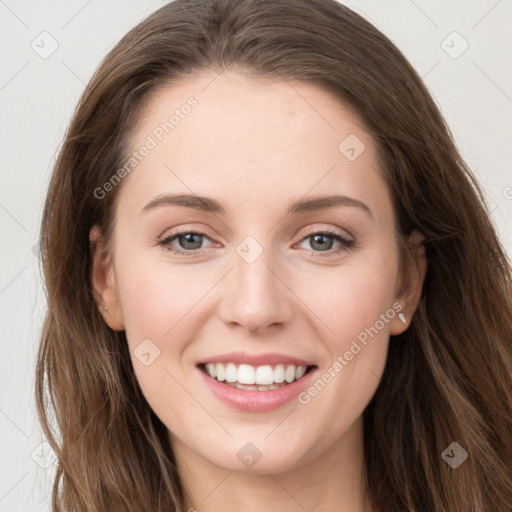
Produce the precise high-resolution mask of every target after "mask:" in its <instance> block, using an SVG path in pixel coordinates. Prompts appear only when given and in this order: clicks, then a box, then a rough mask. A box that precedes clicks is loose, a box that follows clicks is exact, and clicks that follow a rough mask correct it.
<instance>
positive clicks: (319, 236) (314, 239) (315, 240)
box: [311, 235, 332, 250]
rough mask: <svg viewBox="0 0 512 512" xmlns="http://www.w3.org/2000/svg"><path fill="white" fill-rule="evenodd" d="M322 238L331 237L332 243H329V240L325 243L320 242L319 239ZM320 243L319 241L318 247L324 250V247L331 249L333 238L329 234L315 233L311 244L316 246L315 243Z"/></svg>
mask: <svg viewBox="0 0 512 512" xmlns="http://www.w3.org/2000/svg"><path fill="white" fill-rule="evenodd" d="M322 238H323V239H324V240H325V239H330V243H329V242H327V243H324V242H318V239H322ZM318 243H319V246H318V248H320V249H322V250H323V249H327V250H329V249H330V248H331V247H332V238H331V237H329V236H326V235H313V243H312V244H311V246H312V247H313V248H314V244H318ZM326 245H327V246H329V247H326Z"/></svg>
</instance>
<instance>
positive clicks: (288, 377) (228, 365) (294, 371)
mask: <svg viewBox="0 0 512 512" xmlns="http://www.w3.org/2000/svg"><path fill="white" fill-rule="evenodd" d="M197 366H198V368H199V369H200V370H201V371H202V372H203V373H205V374H206V375H207V376H209V377H211V378H212V379H214V380H216V381H217V382H219V383H221V384H224V385H226V386H230V387H233V388H236V389H239V390H243V391H261V392H268V391H274V390H276V389H280V388H284V387H286V386H289V385H291V384H294V383H295V382H298V381H300V380H301V379H303V378H304V377H305V376H306V375H308V374H309V373H310V372H311V371H313V370H314V369H315V368H317V367H316V365H307V366H306V365H295V364H288V363H278V364H272V365H270V364H265V365H260V366H253V365H250V364H237V363H235V362H217V363H200V364H198V365H197Z"/></svg>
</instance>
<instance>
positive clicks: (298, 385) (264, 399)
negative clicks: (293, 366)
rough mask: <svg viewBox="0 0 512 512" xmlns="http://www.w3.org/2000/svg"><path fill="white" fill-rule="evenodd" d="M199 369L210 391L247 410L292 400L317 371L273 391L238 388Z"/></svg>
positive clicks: (266, 409) (275, 406)
mask: <svg viewBox="0 0 512 512" xmlns="http://www.w3.org/2000/svg"><path fill="white" fill-rule="evenodd" d="M230 356H231V355H230ZM303 366H306V365H303ZM197 371H198V372H199V373H200V374H201V377H202V378H203V379H204V381H205V383H206V385H207V386H208V388H209V389H210V391H211V392H212V393H213V394H214V395H215V397H216V398H218V399H219V400H220V401H221V402H223V403H224V404H226V405H229V406H230V407H233V408H235V409H238V410H241V411H246V412H269V411H273V410H275V409H278V408H279V407H282V406H283V405H284V404H286V403H287V402H290V401H291V400H292V399H293V398H295V397H296V396H297V395H298V394H299V393H300V392H301V391H302V390H304V389H305V388H306V387H307V386H308V385H309V383H310V382H311V379H312V377H313V375H314V374H315V373H316V368H314V369H312V370H311V371H309V372H308V373H306V374H305V375H304V377H302V378H301V379H299V380H297V381H295V382H292V383H291V384H286V385H285V386H282V387H280V388H277V389H273V390H272V391H246V390H243V389H237V388H234V387H232V386H228V385H226V384H223V383H222V382H219V381H218V380H217V379H214V378H212V377H210V376H209V375H208V374H206V373H205V372H204V371H203V370H201V369H200V368H197Z"/></svg>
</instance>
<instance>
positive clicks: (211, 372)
mask: <svg viewBox="0 0 512 512" xmlns="http://www.w3.org/2000/svg"><path fill="white" fill-rule="evenodd" d="M206 371H207V372H208V374H209V375H211V376H212V377H216V376H217V368H216V365H215V364H213V363H208V364H207V365H206Z"/></svg>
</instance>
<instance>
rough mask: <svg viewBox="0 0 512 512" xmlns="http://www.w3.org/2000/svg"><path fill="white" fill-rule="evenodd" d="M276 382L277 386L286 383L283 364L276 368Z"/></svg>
mask: <svg viewBox="0 0 512 512" xmlns="http://www.w3.org/2000/svg"><path fill="white" fill-rule="evenodd" d="M274 382H275V383H277V384H281V383H282V382H284V366H283V365H282V364H278V365H277V366H276V367H275V368H274Z"/></svg>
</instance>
